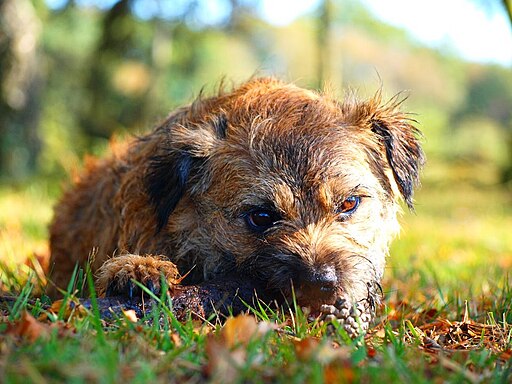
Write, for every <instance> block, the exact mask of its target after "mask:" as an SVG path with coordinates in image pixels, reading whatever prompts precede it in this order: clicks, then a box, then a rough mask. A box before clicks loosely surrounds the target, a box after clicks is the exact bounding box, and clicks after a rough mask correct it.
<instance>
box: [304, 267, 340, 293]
mask: <svg viewBox="0 0 512 384" xmlns="http://www.w3.org/2000/svg"><path fill="white" fill-rule="evenodd" d="M304 283H305V285H307V286H308V287H309V288H310V289H315V290H319V291H321V292H324V293H331V292H333V291H334V290H335V289H336V286H337V284H338V277H337V276H336V270H335V269H334V267H324V268H321V269H319V270H316V271H314V272H312V273H310V274H309V275H308V276H307V277H306V278H305V279H304Z"/></svg>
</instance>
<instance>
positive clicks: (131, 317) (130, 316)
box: [123, 309, 139, 323]
mask: <svg viewBox="0 0 512 384" xmlns="http://www.w3.org/2000/svg"><path fill="white" fill-rule="evenodd" d="M123 315H124V317H125V318H126V320H128V321H130V322H132V323H136V322H137V321H138V320H139V319H138V318H137V314H136V313H135V311H134V310H133V309H128V310H124V309H123Z"/></svg>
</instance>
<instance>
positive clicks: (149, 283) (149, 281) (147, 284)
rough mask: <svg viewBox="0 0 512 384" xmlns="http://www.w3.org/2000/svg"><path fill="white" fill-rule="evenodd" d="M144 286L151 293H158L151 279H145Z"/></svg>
mask: <svg viewBox="0 0 512 384" xmlns="http://www.w3.org/2000/svg"><path fill="white" fill-rule="evenodd" d="M145 286H146V287H147V288H148V289H149V291H150V292H151V293H154V294H155V295H157V294H158V289H157V288H156V287H155V284H154V283H153V280H148V281H146V284H145Z"/></svg>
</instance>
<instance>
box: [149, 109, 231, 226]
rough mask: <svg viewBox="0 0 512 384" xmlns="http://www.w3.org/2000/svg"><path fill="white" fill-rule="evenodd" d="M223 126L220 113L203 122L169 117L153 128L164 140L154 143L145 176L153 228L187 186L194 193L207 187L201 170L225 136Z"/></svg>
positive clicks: (166, 218)
mask: <svg viewBox="0 0 512 384" xmlns="http://www.w3.org/2000/svg"><path fill="white" fill-rule="evenodd" d="M180 120H181V121H180ZM226 129H227V121H226V119H225V117H224V116H223V115H219V116H214V117H213V118H211V119H210V120H209V121H207V122H191V121H190V120H189V119H187V118H182V119H169V120H168V121H167V122H166V123H165V124H164V125H163V126H162V127H160V128H158V129H157V130H160V132H161V134H160V135H159V136H160V137H162V138H163V139H164V140H162V141H161V142H160V143H159V144H158V148H157V152H156V153H155V154H154V155H153V156H152V158H151V161H150V162H149V164H148V169H147V172H146V177H145V187H146V192H147V194H148V196H149V199H150V202H151V204H152V205H153V206H154V209H155V214H156V220H157V231H160V230H162V229H163V228H164V227H165V226H166V225H167V223H168V221H169V216H170V215H171V213H172V212H173V211H174V209H175V208H176V206H177V205H178V203H179V201H180V200H181V198H182V197H183V195H184V194H185V192H186V191H187V190H188V191H190V192H191V193H194V192H197V191H200V190H203V189H205V188H206V187H207V186H206V184H207V182H208V180H207V179H205V177H203V176H202V175H203V174H204V173H205V172H201V170H202V169H203V168H204V167H205V163H206V160H207V159H208V157H209V156H210V155H211V154H212V153H213V151H214V150H215V148H216V147H217V146H218V144H219V141H220V140H222V139H224V138H225V135H226Z"/></svg>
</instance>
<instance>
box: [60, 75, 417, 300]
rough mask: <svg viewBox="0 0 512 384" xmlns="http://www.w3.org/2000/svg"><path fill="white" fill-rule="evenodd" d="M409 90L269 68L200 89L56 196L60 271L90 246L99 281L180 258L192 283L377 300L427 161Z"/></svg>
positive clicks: (151, 276)
mask: <svg viewBox="0 0 512 384" xmlns="http://www.w3.org/2000/svg"><path fill="white" fill-rule="evenodd" d="M399 104H400V103H399V102H398V101H397V100H392V101H391V102H388V103H382V101H381V98H380V95H377V96H376V97H374V98H373V99H371V100H368V101H358V100H356V99H355V98H350V99H348V100H347V101H345V102H343V103H339V102H337V101H336V100H334V99H332V98H331V97H329V96H328V95H324V94H319V93H314V92H311V91H308V90H304V89H301V88H298V87H296V86H294V85H291V84H285V83H282V82H280V81H277V80H275V79H266V78H265V79H254V80H251V81H249V82H247V83H245V84H244V85H242V86H241V87H239V88H237V89H234V90H232V91H230V92H219V94H218V95H217V96H214V97H211V98H206V99H203V98H199V99H197V100H196V101H195V102H194V103H193V104H192V105H190V106H187V107H184V108H181V109H178V110H177V111H175V112H174V113H172V114H171V115H170V116H169V117H168V118H167V120H166V121H165V122H164V123H163V124H161V125H160V126H159V127H157V128H156V129H155V130H154V131H153V132H151V133H149V134H147V135H145V136H142V137H140V138H137V139H135V140H133V141H132V142H131V143H129V144H128V145H127V146H126V147H125V149H123V150H121V151H119V153H116V154H114V155H113V156H112V157H110V158H108V159H105V160H98V161H96V162H94V163H91V164H89V165H88V166H87V169H86V171H85V172H84V173H83V175H82V177H81V178H80V180H79V181H78V182H77V183H76V185H75V186H74V187H73V188H72V189H71V190H70V191H68V192H67V193H66V194H65V195H64V197H63V198H62V200H61V202H60V203H59V204H58V205H57V207H56V210H55V218H54V220H53V223H52V225H51V229H50V235H51V238H50V245H51V263H52V265H53V268H52V274H51V276H50V279H51V281H52V282H53V283H54V284H55V286H56V287H61V288H62V287H65V286H66V284H67V282H68V279H69V278H70V276H71V273H72V270H73V268H74V266H75V264H76V263H78V264H80V265H84V263H85V262H86V261H87V259H88V257H89V255H91V253H94V255H95V257H94V260H93V261H92V269H93V271H95V272H97V275H98V280H97V283H98V289H99V290H100V291H102V292H105V291H107V290H108V291H109V292H116V293H123V292H126V290H127V289H128V285H129V284H128V282H129V281H130V279H131V278H134V279H137V280H139V281H141V282H143V283H144V284H146V285H149V286H151V287H152V288H153V287H154V286H158V284H159V282H160V273H161V272H164V275H165V277H166V278H167V280H168V281H170V282H173V281H175V279H176V278H177V270H178V271H179V273H180V274H182V275H184V274H187V276H186V278H185V279H184V281H183V283H184V284H189V283H198V282H202V281H206V280H212V279H217V278H226V277H229V276H242V277H248V278H252V279H257V280H259V281H262V282H263V283H264V284H265V286H266V287H267V288H268V289H269V290H276V291H281V292H283V293H284V294H285V295H289V294H290V288H291V286H292V285H293V288H294V290H295V292H296V295H297V297H298V300H299V303H300V304H303V305H312V306H314V307H316V308H318V307H319V305H321V304H333V303H335V302H336V300H337V299H339V298H340V297H343V298H350V299H351V300H356V301H358V300H368V301H369V302H370V304H371V305H372V306H373V304H374V303H375V301H377V300H378V297H379V293H378V291H379V287H380V286H379V282H380V280H381V278H382V275H383V271H384V264H385V258H386V255H387V253H388V245H389V242H390V240H391V239H392V237H393V236H394V235H395V233H396V232H397V230H398V223H397V219H396V216H397V212H398V211H399V205H398V201H399V199H400V197H402V198H403V199H404V200H405V201H406V203H407V204H408V205H409V206H411V207H412V193H413V186H414V185H415V184H416V183H417V182H418V171H419V168H420V167H421V165H422V163H423V153H422V151H421V148H420V146H419V143H418V140H417V136H418V131H417V130H416V129H415V128H414V127H413V126H412V125H411V120H410V119H409V118H408V117H407V115H406V114H404V113H402V112H400V111H399V110H398V106H399ZM354 207H355V209H353V208H354ZM261 220H263V222H264V224H265V226H263V227H261V226H256V227H255V226H254V221H256V224H258V223H260V222H261ZM265 220H267V221H268V220H270V221H271V224H270V225H267V224H268V222H265ZM262 228H263V230H262ZM118 255H121V256H118ZM137 255H147V256H144V257H141V256H137ZM151 255H164V256H158V257H154V256H151ZM175 266H177V270H176V268H175ZM50 290H51V292H52V293H53V294H55V293H56V290H55V287H54V286H51V287H50Z"/></svg>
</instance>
